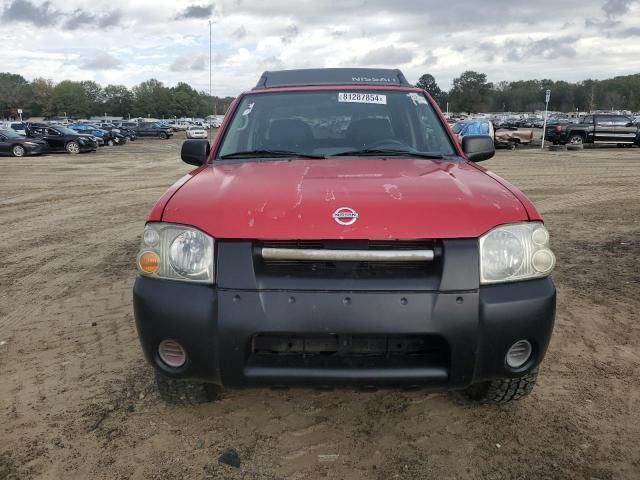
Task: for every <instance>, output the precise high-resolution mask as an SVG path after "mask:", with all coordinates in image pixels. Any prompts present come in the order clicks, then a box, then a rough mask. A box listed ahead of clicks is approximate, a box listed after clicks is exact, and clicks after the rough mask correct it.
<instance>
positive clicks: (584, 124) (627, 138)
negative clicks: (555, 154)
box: [545, 114, 639, 146]
mask: <svg viewBox="0 0 640 480" xmlns="http://www.w3.org/2000/svg"><path fill="white" fill-rule="evenodd" d="M638 128H639V127H638V125H637V124H635V123H634V122H633V119H632V118H631V117H628V116H626V115H615V114H594V115H587V116H586V117H584V118H583V119H582V120H580V123H565V124H563V123H557V124H555V125H548V126H547V129H546V132H545V137H546V138H547V139H548V140H549V141H551V142H552V143H553V144H554V145H565V144H573V145H581V144H584V143H598V144H610V145H611V144H612V145H618V146H632V145H634V144H638V142H639V138H638V133H639V129H638Z"/></svg>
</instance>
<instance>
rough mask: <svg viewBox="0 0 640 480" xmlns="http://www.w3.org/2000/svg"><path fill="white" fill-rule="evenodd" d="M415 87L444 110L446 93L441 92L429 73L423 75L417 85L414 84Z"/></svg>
mask: <svg viewBox="0 0 640 480" xmlns="http://www.w3.org/2000/svg"><path fill="white" fill-rule="evenodd" d="M416 87H418V88H421V89H423V90H426V91H427V92H429V94H430V95H431V96H432V97H433V99H434V100H435V101H436V102H437V103H438V105H440V108H441V109H444V108H445V106H446V104H447V97H448V95H447V92H445V91H443V90H442V89H441V88H440V87H439V86H438V84H437V83H436V79H435V78H434V77H433V75H431V74H430V73H425V74H424V75H422V76H421V77H420V79H419V80H418V83H416Z"/></svg>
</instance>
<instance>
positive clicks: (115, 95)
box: [102, 85, 133, 117]
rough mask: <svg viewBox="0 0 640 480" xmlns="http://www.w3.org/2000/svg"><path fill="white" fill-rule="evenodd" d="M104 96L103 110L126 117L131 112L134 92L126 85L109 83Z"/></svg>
mask: <svg viewBox="0 0 640 480" xmlns="http://www.w3.org/2000/svg"><path fill="white" fill-rule="evenodd" d="M102 96H103V101H104V103H103V104H102V110H103V111H104V112H106V113H108V114H109V115H116V116H120V117H125V116H127V115H128V114H130V113H131V107H132V103H133V93H131V91H130V90H129V89H128V88H127V87H125V86H124V85H107V86H106V87H104V90H103V91H102Z"/></svg>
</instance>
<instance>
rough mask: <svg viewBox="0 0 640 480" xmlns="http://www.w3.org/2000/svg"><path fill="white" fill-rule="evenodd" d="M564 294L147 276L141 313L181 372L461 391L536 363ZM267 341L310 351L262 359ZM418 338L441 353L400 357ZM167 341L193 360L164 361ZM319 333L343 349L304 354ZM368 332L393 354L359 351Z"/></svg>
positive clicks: (145, 331)
mask: <svg viewBox="0 0 640 480" xmlns="http://www.w3.org/2000/svg"><path fill="white" fill-rule="evenodd" d="M555 296H556V294H555V287H554V285H553V282H552V281H551V279H549V278H546V279H542V280H533V281H527V282H519V283H512V284H502V285H495V286H483V287H481V288H480V289H479V290H473V291H460V292H446V293H444V292H411V291H406V292H400V291H389V292H380V291H377V292H348V291H313V292H311V291H298V290H290V291H283V290H278V291H247V290H232V289H217V288H216V287H212V286H205V285H196V284H188V283H182V282H175V281H166V280H155V279H149V278H144V277H139V278H138V279H137V280H136V282H135V286H134V310H135V318H136V325H137V328H138V333H139V336H140V340H141V343H142V347H143V349H144V352H145V355H146V357H147V359H148V361H149V362H150V363H151V364H152V365H153V366H154V367H155V368H157V369H159V370H161V371H162V372H163V373H165V374H166V375H169V376H175V377H179V378H191V379H200V380H205V381H209V382H213V383H217V384H221V385H224V386H230V387H243V386H251V385H305V384H307V385H309V384H311V385H313V384H316V385H318V384H319V385H329V384H363V385H380V386H383V385H410V386H434V387H443V388H449V387H454V388H455V387H464V386H466V385H469V384H471V383H475V382H478V381H481V380H486V379H491V378H496V377H509V376H517V375H522V374H523V373H524V372H527V371H529V370H531V369H533V368H535V367H536V366H537V365H538V364H539V363H540V361H541V360H542V358H543V357H544V354H545V352H546V349H547V346H548V344H549V339H550V337H551V332H552V330H553V323H554V317H555ZM258 337H261V340H260V342H262V341H263V340H262V339H263V338H270V339H273V338H275V339H276V341H277V339H278V338H281V339H282V340H283V342H284V343H285V344H288V346H289V347H292V349H293V350H296V349H297V351H298V355H292V354H287V353H282V351H279V352H278V353H274V354H273V355H262V354H257V353H256V345H257V343H259V342H257V340H256V339H257V338H258ZM413 338H418V339H421V340H420V341H422V342H426V344H427V345H433V349H432V351H431V352H430V353H426V354H424V355H422V356H419V355H414V354H413V353H412V352H411V351H409V352H406V351H404V350H402V351H401V350H398V351H397V352H395V353H392V352H391V350H393V349H394V348H395V347H394V346H393V345H391V343H392V342H395V340H397V339H400V340H399V341H400V342H405V341H407V339H409V340H408V341H409V343H411V339H413ZM164 339H173V340H176V341H178V342H179V343H180V344H181V345H182V346H183V347H184V349H185V350H186V352H187V358H188V360H187V362H186V364H185V365H184V366H183V367H181V368H177V369H176V368H171V367H168V366H166V365H165V364H164V363H163V362H162V361H161V360H160V359H159V357H158V354H157V349H158V345H159V343H160V342H161V341H162V340H164ZM305 339H308V340H305ZM318 339H320V341H321V342H322V341H323V340H322V339H325V340H326V339H330V340H331V341H332V342H333V341H334V340H335V341H336V342H337V344H338V345H339V348H338V349H339V350H340V352H337V353H335V354H329V355H327V354H326V352H324V353H318V352H319V351H321V350H322V348H319V349H318V348H315V347H314V348H311V350H313V351H314V352H316V353H317V354H313V353H310V351H304V352H302V350H303V347H302V345H303V344H304V342H305V341H306V342H308V343H309V345H311V343H313V342H316V343H317V342H318ZM362 339H364V341H365V343H366V344H367V345H382V346H383V347H382V349H383V350H384V349H385V347H384V345H387V348H388V352H387V354H386V355H385V354H382V355H381V354H380V353H381V352H380V351H378V352H377V353H378V355H377V356H376V355H373V356H370V355H366V354H365V355H359V354H358V353H362V351H358V352H357V354H354V355H353V356H352V355H351V352H353V351H356V350H357V349H353V348H352V347H353V345H354V344H356V343H357V342H358V341H360V340H362ZM377 339H380V342H382V343H380V342H378V340H377ZM521 339H526V340H529V341H530V342H531V344H532V345H533V356H532V358H531V360H530V361H528V362H527V363H526V364H525V365H524V366H523V367H522V368H520V369H518V370H517V371H514V370H511V369H509V367H507V365H506V363H505V354H506V353H507V350H508V349H509V347H510V346H511V345H513V344H514V343H515V342H516V341H518V340H521ZM316 346H317V345H316ZM398 347H400V344H398ZM284 348H285V350H286V348H287V347H286V346H285V347H284ZM328 349H329V350H330V349H331V348H328ZM374 350H375V348H374ZM378 350H379V349H378Z"/></svg>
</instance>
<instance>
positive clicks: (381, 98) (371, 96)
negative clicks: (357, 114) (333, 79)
mask: <svg viewBox="0 0 640 480" xmlns="http://www.w3.org/2000/svg"><path fill="white" fill-rule="evenodd" d="M338 102H348V103H375V104H378V105H386V104H387V96H386V95H379V94H377V93H357V92H340V93H338Z"/></svg>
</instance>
